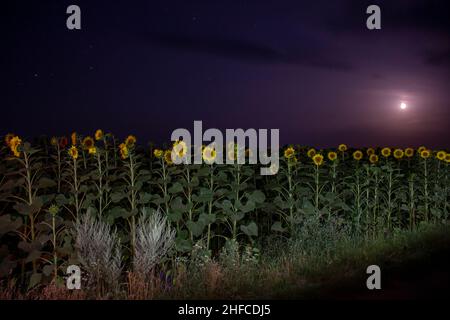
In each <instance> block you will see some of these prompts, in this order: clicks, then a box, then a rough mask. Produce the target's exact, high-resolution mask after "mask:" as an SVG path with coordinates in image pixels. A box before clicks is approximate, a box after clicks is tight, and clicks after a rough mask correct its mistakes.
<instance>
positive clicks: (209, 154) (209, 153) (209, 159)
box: [202, 147, 217, 164]
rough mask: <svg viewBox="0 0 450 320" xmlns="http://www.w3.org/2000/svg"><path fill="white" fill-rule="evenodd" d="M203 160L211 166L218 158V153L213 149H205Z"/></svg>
mask: <svg viewBox="0 0 450 320" xmlns="http://www.w3.org/2000/svg"><path fill="white" fill-rule="evenodd" d="M202 156H203V160H204V161H205V162H206V163H207V164H211V163H213V162H214V160H215V159H216V157H217V152H216V149H214V148H212V147H205V148H204V149H203V153H202Z"/></svg>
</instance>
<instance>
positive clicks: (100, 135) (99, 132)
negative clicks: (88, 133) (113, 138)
mask: <svg viewBox="0 0 450 320" xmlns="http://www.w3.org/2000/svg"><path fill="white" fill-rule="evenodd" d="M103 136H104V134H103V130H102V129H97V131H95V140H97V141H98V140H102V139H103Z"/></svg>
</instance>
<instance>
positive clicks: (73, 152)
mask: <svg viewBox="0 0 450 320" xmlns="http://www.w3.org/2000/svg"><path fill="white" fill-rule="evenodd" d="M69 156H70V157H71V158H72V159H73V160H77V159H78V149H77V147H76V146H71V147H70V149H69Z"/></svg>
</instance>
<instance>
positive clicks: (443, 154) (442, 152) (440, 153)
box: [436, 151, 446, 161]
mask: <svg viewBox="0 0 450 320" xmlns="http://www.w3.org/2000/svg"><path fill="white" fill-rule="evenodd" d="M445 156H446V153H445V151H438V153H437V154H436V158H438V159H439V160H441V161H443V160H445Z"/></svg>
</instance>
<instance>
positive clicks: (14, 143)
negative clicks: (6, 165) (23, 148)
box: [9, 136, 22, 158]
mask: <svg viewBox="0 0 450 320" xmlns="http://www.w3.org/2000/svg"><path fill="white" fill-rule="evenodd" d="M21 144H22V139H20V138H19V136H14V137H12V138H11V139H10V140H9V148H10V149H11V151H12V153H13V154H14V156H15V157H17V158H18V157H20V151H19V146H20V145H21Z"/></svg>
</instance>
